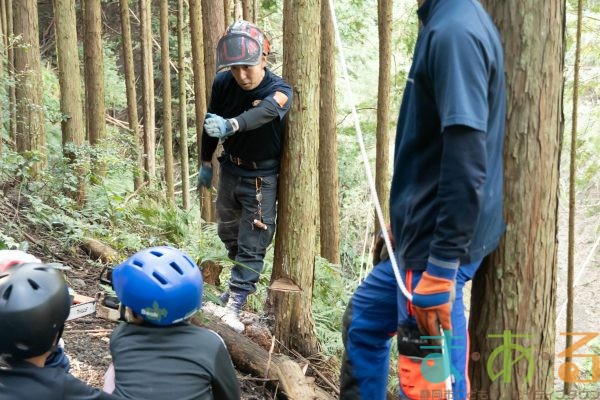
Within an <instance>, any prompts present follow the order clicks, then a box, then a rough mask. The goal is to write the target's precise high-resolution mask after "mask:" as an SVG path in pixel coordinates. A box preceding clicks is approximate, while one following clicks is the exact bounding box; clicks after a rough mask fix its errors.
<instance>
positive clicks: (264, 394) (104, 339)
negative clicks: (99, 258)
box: [0, 197, 600, 400]
mask: <svg viewBox="0 0 600 400" xmlns="http://www.w3.org/2000/svg"><path fill="white" fill-rule="evenodd" d="M0 199H1V200H0V216H2V219H3V220H4V223H6V222H8V221H10V222H12V223H13V224H14V225H16V226H18V227H19V230H20V232H19V233H17V234H15V238H18V239H23V240H26V241H28V242H29V243H30V252H31V253H33V254H35V255H36V256H38V257H40V258H41V259H43V260H44V261H47V262H59V263H61V264H63V265H65V266H68V267H69V268H70V269H69V270H68V271H67V272H66V275H67V279H68V282H69V284H70V285H71V287H72V288H73V289H74V290H75V291H76V292H77V293H79V294H82V295H86V296H90V297H93V296H94V295H95V294H96V293H98V292H100V291H102V288H101V287H100V286H99V275H100V270H101V268H100V267H99V266H98V263H96V262H94V261H92V260H91V259H90V258H89V256H88V255H87V254H85V253H84V252H83V251H82V250H81V249H80V248H79V247H72V248H65V246H64V244H63V243H61V242H59V241H58V240H57V239H56V238H54V237H53V236H52V235H51V234H50V233H48V231H47V230H46V229H44V228H42V227H39V226H34V225H32V224H31V223H30V222H29V221H27V220H26V219H25V218H24V217H23V214H22V213H21V212H20V211H19V209H18V207H15V204H16V203H15V202H14V201H10V200H8V199H7V198H6V197H1V198H0ZM567 211H568V210H567V208H566V207H565V206H563V205H561V206H560V208H559V218H560V219H559V235H558V254H557V257H558V275H557V281H558V284H557V285H558V286H557V301H556V309H557V319H556V321H557V329H556V332H557V333H556V353H555V368H558V366H560V365H561V364H562V363H564V359H563V358H559V357H556V356H557V354H558V353H560V352H561V351H563V350H564V349H565V336H564V334H561V333H564V332H565V331H566V328H565V322H564V321H565V315H566V313H565V311H564V310H563V308H564V303H565V302H566V281H567V226H568V212H567ZM599 225H600V218H599V217H598V215H596V214H594V213H590V211H589V210H588V209H585V208H584V207H583V206H580V207H578V209H577V224H576V246H575V267H576V272H575V275H576V277H577V281H576V286H575V304H574V315H575V317H574V332H596V333H597V332H599V331H600V302H598V297H597V296H598V293H600V262H599V246H598V244H599V242H600V236H599V233H598V227H599ZM19 236H22V237H19ZM582 269H585V270H583V272H582V273H581V272H580V271H582ZM466 292H468V288H467V289H466ZM467 298H468V296H467ZM465 300H467V299H465ZM561 310H562V312H561ZM115 326H116V324H115V323H114V322H111V321H108V320H105V319H102V318H98V317H96V316H94V315H92V316H87V317H83V318H79V319H76V320H73V321H69V322H68V323H67V325H66V329H65V331H64V339H65V343H66V352H67V354H68V356H69V358H70V360H71V367H72V371H71V372H72V373H73V375H74V376H76V377H78V378H80V379H81V380H83V381H85V382H86V383H88V384H90V385H92V386H94V387H102V384H103V376H104V372H105V371H106V369H107V368H108V366H109V364H110V362H111V358H110V353H109V348H108V342H109V338H110V333H111V332H112V330H113V329H114V327H115ZM580 338H581V336H575V337H574V342H576V341H577V340H579V339H580ZM590 352H591V351H590V348H589V346H585V347H583V348H581V349H579V350H577V351H576V352H575V354H586V353H590ZM581 360H583V358H582V359H581ZM575 361H577V359H576V360H575ZM555 376H556V379H555V389H556V390H562V381H561V380H560V379H559V378H558V374H555ZM238 378H239V380H240V383H241V386H242V391H243V395H242V399H244V400H267V399H273V398H275V397H276V395H274V394H273V393H272V391H271V390H269V389H268V388H265V387H264V385H263V383H262V382H260V381H257V380H256V379H254V378H253V377H252V376H249V375H245V374H242V373H238ZM598 386H599V389H600V384H599V385H598Z"/></svg>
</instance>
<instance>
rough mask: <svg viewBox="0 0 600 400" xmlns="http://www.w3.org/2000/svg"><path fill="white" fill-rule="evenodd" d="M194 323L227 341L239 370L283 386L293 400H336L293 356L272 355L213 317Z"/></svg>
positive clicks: (207, 315)
mask: <svg viewBox="0 0 600 400" xmlns="http://www.w3.org/2000/svg"><path fill="white" fill-rule="evenodd" d="M192 323H193V324H194V325H197V326H202V327H205V328H208V329H211V330H213V331H215V332H217V333H218V334H219V335H220V336H221V337H222V338H223V340H224V341H225V344H226V345H227V349H228V350H229V354H230V355H231V359H232V361H233V363H234V364H235V366H236V367H237V369H238V370H240V371H242V372H245V373H249V374H252V375H254V376H258V377H261V378H265V379H267V380H270V381H276V382H278V383H279V385H278V386H279V390H281V391H282V392H283V393H284V394H285V396H287V398H288V399H290V400H309V399H315V400H333V399H334V397H333V396H332V395H330V394H329V393H327V392H325V391H324V390H322V389H320V388H319V387H318V386H317V385H316V384H315V382H314V378H311V377H307V376H305V375H304V373H303V372H302V369H301V368H300V365H298V363H296V362H294V361H293V360H292V359H290V358H289V357H286V356H284V355H281V354H272V355H271V356H270V357H269V352H268V351H267V350H265V349H263V348H262V347H260V346H259V345H258V344H256V343H254V342H253V341H252V340H250V339H248V338H247V337H245V336H244V335H241V334H239V333H236V332H234V331H233V330H232V329H231V328H229V327H228V326H227V325H225V324H223V323H222V322H220V321H218V320H217V319H216V318H215V317H213V316H212V315H209V314H203V315H202V317H194V318H193V319H192Z"/></svg>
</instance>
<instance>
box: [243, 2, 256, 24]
mask: <svg viewBox="0 0 600 400" xmlns="http://www.w3.org/2000/svg"><path fill="white" fill-rule="evenodd" d="M242 15H243V18H244V19H245V20H246V21H252V20H253V19H254V18H253V15H252V0H242Z"/></svg>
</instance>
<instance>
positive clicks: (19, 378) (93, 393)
mask: <svg viewBox="0 0 600 400" xmlns="http://www.w3.org/2000/svg"><path fill="white" fill-rule="evenodd" d="M111 399H114V400H117V399H120V397H117V396H113V395H109V394H107V393H104V392H102V391H100V390H98V389H93V388H91V387H89V386H87V385H86V384H85V383H83V382H81V381H80V380H79V379H77V378H75V377H74V376H72V375H71V374H68V373H66V372H65V370H64V369H63V368H57V367H44V368H40V367H37V366H35V365H33V364H30V363H28V362H26V361H21V362H17V363H14V364H12V363H11V364H8V365H7V366H4V367H0V400H111Z"/></svg>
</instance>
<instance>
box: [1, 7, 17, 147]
mask: <svg viewBox="0 0 600 400" xmlns="http://www.w3.org/2000/svg"><path fill="white" fill-rule="evenodd" d="M4 10H5V13H6V33H7V43H8V44H9V46H8V51H7V56H8V62H7V67H8V68H7V69H8V77H9V78H14V76H15V50H14V45H13V44H12V38H13V37H14V33H15V31H14V13H13V0H4ZM8 110H9V115H10V117H9V135H10V139H11V140H12V141H13V143H15V144H16V143H17V94H16V87H15V85H8Z"/></svg>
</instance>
